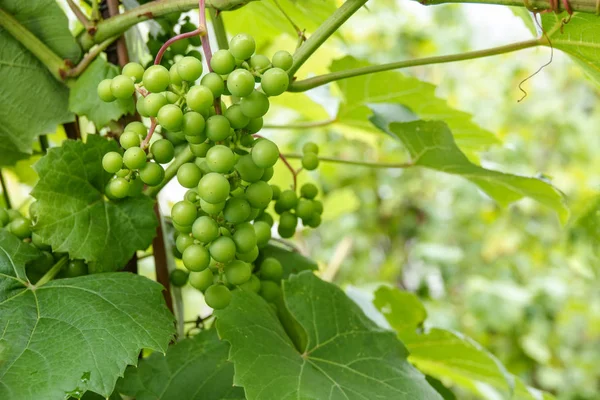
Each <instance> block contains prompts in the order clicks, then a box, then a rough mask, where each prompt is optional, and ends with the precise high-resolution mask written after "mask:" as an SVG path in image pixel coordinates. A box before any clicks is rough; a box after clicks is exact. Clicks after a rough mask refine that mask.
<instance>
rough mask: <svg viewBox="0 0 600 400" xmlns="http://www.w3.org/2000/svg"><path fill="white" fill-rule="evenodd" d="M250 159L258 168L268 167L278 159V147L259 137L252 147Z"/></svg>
mask: <svg viewBox="0 0 600 400" xmlns="http://www.w3.org/2000/svg"><path fill="white" fill-rule="evenodd" d="M251 154H252V161H254V164H256V165H257V166H258V167H260V168H269V167H272V166H273V165H275V163H276V162H277V160H278V159H279V148H278V147H277V145H276V144H275V143H273V142H272V141H270V140H268V139H260V140H258V141H257V142H256V143H255V144H254V147H252V153H251Z"/></svg>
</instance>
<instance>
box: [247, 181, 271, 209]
mask: <svg viewBox="0 0 600 400" xmlns="http://www.w3.org/2000/svg"><path fill="white" fill-rule="evenodd" d="M246 198H247V199H248V202H249V203H250V205H251V206H252V207H254V208H259V209H263V208H267V207H268V206H269V203H270V202H271V200H273V189H272V188H271V186H270V185H269V184H268V183H266V182H263V181H258V182H255V183H253V184H251V185H250V186H248V187H247V188H246Z"/></svg>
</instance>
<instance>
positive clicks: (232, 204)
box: [223, 197, 251, 224]
mask: <svg viewBox="0 0 600 400" xmlns="http://www.w3.org/2000/svg"><path fill="white" fill-rule="evenodd" d="M250 212H251V209H250V204H249V203H248V202H247V201H246V200H244V199H242V198H239V197H233V198H231V199H229V200H227V202H226V203H225V208H224V209H223V216H224V217H225V220H226V221H227V222H230V223H232V224H239V223H240V222H244V221H246V219H248V217H249V216H250Z"/></svg>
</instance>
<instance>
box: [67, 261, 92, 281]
mask: <svg viewBox="0 0 600 400" xmlns="http://www.w3.org/2000/svg"><path fill="white" fill-rule="evenodd" d="M63 272H64V275H65V277H66V278H77V277H78V276H84V275H87V274H88V265H87V264H86V263H85V261H83V260H70V261H69V263H68V264H67V265H66V267H65V269H64V270H63Z"/></svg>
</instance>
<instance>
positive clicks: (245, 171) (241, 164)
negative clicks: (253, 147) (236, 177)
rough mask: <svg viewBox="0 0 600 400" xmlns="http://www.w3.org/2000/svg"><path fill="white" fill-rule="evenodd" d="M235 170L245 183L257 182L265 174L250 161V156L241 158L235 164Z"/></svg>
mask: <svg viewBox="0 0 600 400" xmlns="http://www.w3.org/2000/svg"><path fill="white" fill-rule="evenodd" d="M235 170H236V171H237V172H238V173H239V174H240V176H241V177H242V179H243V180H245V181H246V182H258V181H260V178H261V177H262V176H263V174H264V173H265V170H264V169H263V168H260V167H258V166H257V165H256V164H255V163H254V161H253V160H252V156H251V155H250V154H246V155H245V156H241V157H240V158H239V159H238V160H237V163H236V164H235Z"/></svg>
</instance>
